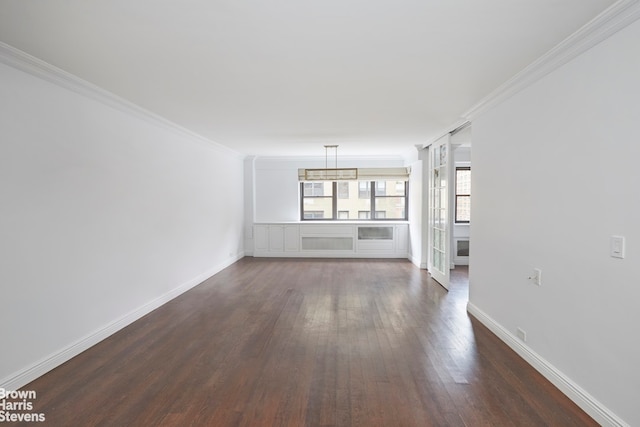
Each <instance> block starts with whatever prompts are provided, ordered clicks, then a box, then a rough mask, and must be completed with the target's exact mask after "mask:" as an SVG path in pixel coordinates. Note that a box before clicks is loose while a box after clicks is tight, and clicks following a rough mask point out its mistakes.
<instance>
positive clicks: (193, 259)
mask: <svg viewBox="0 0 640 427" xmlns="http://www.w3.org/2000/svg"><path fill="white" fill-rule="evenodd" d="M0 195H1V202H0V286H1V295H2V296H1V298H0V324H2V325H3V333H2V345H1V347H2V351H0V387H7V388H15V387H19V386H21V385H23V384H24V383H25V382H26V381H29V380H31V379H33V378H34V377H36V376H38V375H39V374H42V373H43V371H46V370H47V369H50V368H51V367H53V366H52V365H54V364H55V363H60V362H62V361H64V359H66V358H68V357H71V356H73V355H74V353H77V352H78V351H80V350H83V349H84V348H86V347H87V346H88V345H90V344H92V343H94V342H95V341H96V340H99V339H101V338H104V336H105V334H108V333H110V332H113V330H114V329H117V327H121V326H124V324H126V323H127V322H129V321H132V320H134V319H133V317H135V316H137V315H141V314H144V311H145V310H147V309H151V308H153V307H154V305H158V304H160V303H162V301H163V298H164V299H166V298H167V297H170V296H172V295H173V296H175V294H176V292H181V291H183V290H185V289H187V288H188V287H190V286H192V285H195V284H197V283H198V282H199V281H201V280H203V279H205V278H206V277H208V276H210V275H212V274H213V273H215V272H217V271H218V270H219V269H221V268H223V267H224V266H226V265H228V264H230V263H231V262H233V261H235V260H236V259H237V258H238V257H240V256H242V251H243V248H242V226H243V162H242V158H241V157H240V156H238V155H237V154H235V153H233V152H231V151H229V150H226V149H222V148H220V147H217V146H215V145H214V144H209V143H207V142H205V141H202V140H199V139H197V138H195V137H192V136H188V135H187V134H186V133H182V132H180V131H178V130H170V129H169V128H168V127H166V126H160V125H159V124H158V123H156V122H154V121H153V120H148V121H147V120H143V119H142V118H140V117H135V116H134V115H132V114H129V113H124V112H123V111H120V110H117V109H115V108H113V107H109V106H106V105H105V104H103V103H101V102H98V101H96V100H95V99H93V98H90V97H87V96H83V95H79V94H78V93H76V92H73V91H71V90H68V89H65V88H63V87H61V86H57V85H54V84H53V83H49V82H48V81H45V80H41V79H39V78H36V77H34V76H32V75H31V74H27V73H25V72H22V71H19V70H18V69H15V68H12V67H8V66H5V65H2V64H0ZM141 310H142V311H141ZM147 311H148V310H147Z"/></svg>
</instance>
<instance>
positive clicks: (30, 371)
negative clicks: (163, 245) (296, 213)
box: [0, 253, 244, 390]
mask: <svg viewBox="0 0 640 427" xmlns="http://www.w3.org/2000/svg"><path fill="white" fill-rule="evenodd" d="M243 257H244V253H239V254H237V255H236V256H234V257H230V258H228V259H226V260H225V261H224V262H222V263H220V264H218V265H216V266H214V267H212V268H210V269H209V270H207V271H205V272H203V273H201V274H199V275H198V276H196V277H194V278H193V279H191V280H189V281H187V282H185V283H183V284H181V285H179V286H178V287H176V288H174V289H172V290H170V291H169V292H167V293H165V294H163V295H160V296H159V297H157V298H155V299H153V300H151V301H149V302H148V303H146V304H144V305H142V306H140V307H138V308H136V309H135V310H133V311H131V312H129V313H127V314H125V315H124V316H122V317H120V318H119V319H116V320H114V321H113V322H111V323H109V324H107V325H105V326H103V327H101V328H99V329H97V330H95V331H94V332H92V333H90V334H88V335H86V336H84V337H82V338H80V339H79V340H77V341H75V342H74V343H72V344H70V345H68V346H66V347H64V348H63V349H62V350H60V351H57V352H55V353H53V354H50V355H49V356H47V357H44V358H43V359H41V360H40V361H38V362H36V363H34V364H32V365H30V366H28V367H27V368H25V369H23V370H21V371H19V372H16V373H15V374H13V375H10V376H9V377H7V378H5V379H3V380H2V381H0V388H3V389H5V390H18V389H20V388H21V387H24V386H25V385H27V384H29V383H30V382H31V381H33V380H35V379H36V378H38V377H40V376H42V375H44V374H46V373H47V372H49V371H50V370H52V369H54V368H56V367H58V366H60V365H62V364H63V363H65V362H66V361H68V360H70V359H71V358H73V357H75V356H77V355H78V354H80V353H82V352H83V351H85V350H87V349H88V348H90V347H92V346H94V345H96V344H97V343H99V342H100V341H102V340H104V339H105V338H108V337H109V336H111V335H113V334H115V333H116V332H118V331H119V330H120V329H122V328H124V327H126V326H128V325H130V324H131V323H133V322H135V321H136V320H138V319H140V318H141V317H143V316H145V315H146V314H148V313H150V312H152V311H153V310H155V309H156V308H158V307H160V306H162V305H164V304H166V303H167V302H169V301H171V300H172V299H174V298H176V297H177V296H179V295H181V294H183V293H185V292H187V291H188V290H189V289H191V288H193V287H195V286H197V285H199V284H200V283H202V282H204V281H205V280H207V279H208V278H210V277H211V276H213V275H214V274H216V273H218V272H219V271H221V270H223V269H225V268H227V267H228V266H230V265H231V264H233V263H235V262H236V261H238V260H239V259H241V258H243Z"/></svg>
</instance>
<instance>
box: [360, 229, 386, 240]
mask: <svg viewBox="0 0 640 427" xmlns="http://www.w3.org/2000/svg"><path fill="white" fill-rule="evenodd" d="M358 240H393V227H358Z"/></svg>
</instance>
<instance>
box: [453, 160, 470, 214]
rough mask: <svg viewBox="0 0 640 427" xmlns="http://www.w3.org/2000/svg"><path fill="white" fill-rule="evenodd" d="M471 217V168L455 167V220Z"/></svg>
mask: <svg viewBox="0 0 640 427" xmlns="http://www.w3.org/2000/svg"><path fill="white" fill-rule="evenodd" d="M470 219H471V168H469V167H464V168H456V222H459V223H468V222H469V221H470Z"/></svg>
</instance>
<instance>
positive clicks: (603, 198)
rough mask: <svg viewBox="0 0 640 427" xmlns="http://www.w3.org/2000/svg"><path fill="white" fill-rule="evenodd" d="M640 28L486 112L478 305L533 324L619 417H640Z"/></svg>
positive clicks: (477, 161)
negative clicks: (616, 251) (619, 254)
mask: <svg viewBox="0 0 640 427" xmlns="http://www.w3.org/2000/svg"><path fill="white" fill-rule="evenodd" d="M638 40H640V22H638V21H636V22H635V23H633V24H631V25H630V26H628V27H626V28H625V29H623V30H621V31H620V32H618V33H616V34H614V35H613V36H612V37H610V38H609V39H607V40H605V41H604V42H602V43H600V44H599V45H597V46H595V47H594V48H592V49H591V50H589V51H587V52H586V53H584V54H582V55H581V56H579V57H577V58H576V59H574V60H572V61H571V62H569V63H568V64H566V65H564V66H563V67H561V68H560V69H558V70H556V71H555V72H553V73H551V74H549V75H547V76H546V77H545V78H543V79H542V80H540V81H538V82H537V83H536V84H534V85H533V86H531V87H529V88H527V89H526V90H524V91H522V92H520V93H518V94H517V95H515V96H513V97H512V98H510V99H508V100H507V101H505V102H503V103H502V104H500V105H498V106H496V107H494V108H493V109H491V110H489V111H487V112H485V113H483V114H482V115H480V116H479V117H478V118H477V119H475V120H474V122H473V152H472V161H473V174H472V184H473V193H474V195H473V209H472V223H471V266H470V267H471V272H470V311H472V312H473V311H474V310H475V311H476V312H478V313H481V314H484V315H486V318H485V319H484V320H485V321H486V322H489V323H491V322H494V324H493V326H498V327H500V328H503V329H504V330H505V331H507V332H508V333H510V334H512V335H513V336H515V334H516V328H522V329H523V330H525V331H526V332H527V341H526V343H525V346H526V348H528V349H529V350H531V352H533V353H532V354H536V355H537V356H539V357H540V360H541V361H543V362H546V363H548V364H549V366H551V367H552V368H555V369H557V370H558V372H559V373H560V374H561V376H562V377H563V378H564V379H566V380H568V381H569V383H570V385H571V387H573V388H574V391H577V392H579V393H580V392H584V394H585V397H586V398H585V401H587V403H589V402H588V401H589V399H592V400H591V403H592V404H593V405H594V406H598V405H602V406H601V407H604V408H605V409H606V410H605V412H606V413H607V414H605V415H607V416H610V417H609V418H607V416H603V417H600V419H599V421H601V422H603V423H604V424H605V425H606V424H615V423H617V422H619V423H621V424H624V423H627V424H628V425H640V410H638V402H640V368H639V367H638V361H639V360H640V340H638V326H639V325H640V310H639V309H638V301H640V286H639V284H640V279H639V273H640V269H639V266H640V260H639V257H640V249H639V248H640V223H639V222H638V221H639V218H640V198H639V197H638V191H637V185H638V183H640V168H639V167H638V160H639V159H640V141H639V137H638V118H640V96H639V95H640V78H639V76H640V54H639V50H638ZM611 235H623V236H625V237H626V239H627V254H626V258H625V259H622V260H621V259H614V258H611V257H610V256H609V237H610V236H611ZM534 267H538V268H541V269H542V279H543V281H542V286H541V287H537V286H535V285H533V284H532V283H530V282H529V281H528V280H527V276H528V275H529V274H531V272H532V269H533V268H534ZM571 387H570V388H571ZM583 403H584V401H583ZM621 420H622V421H621Z"/></svg>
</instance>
